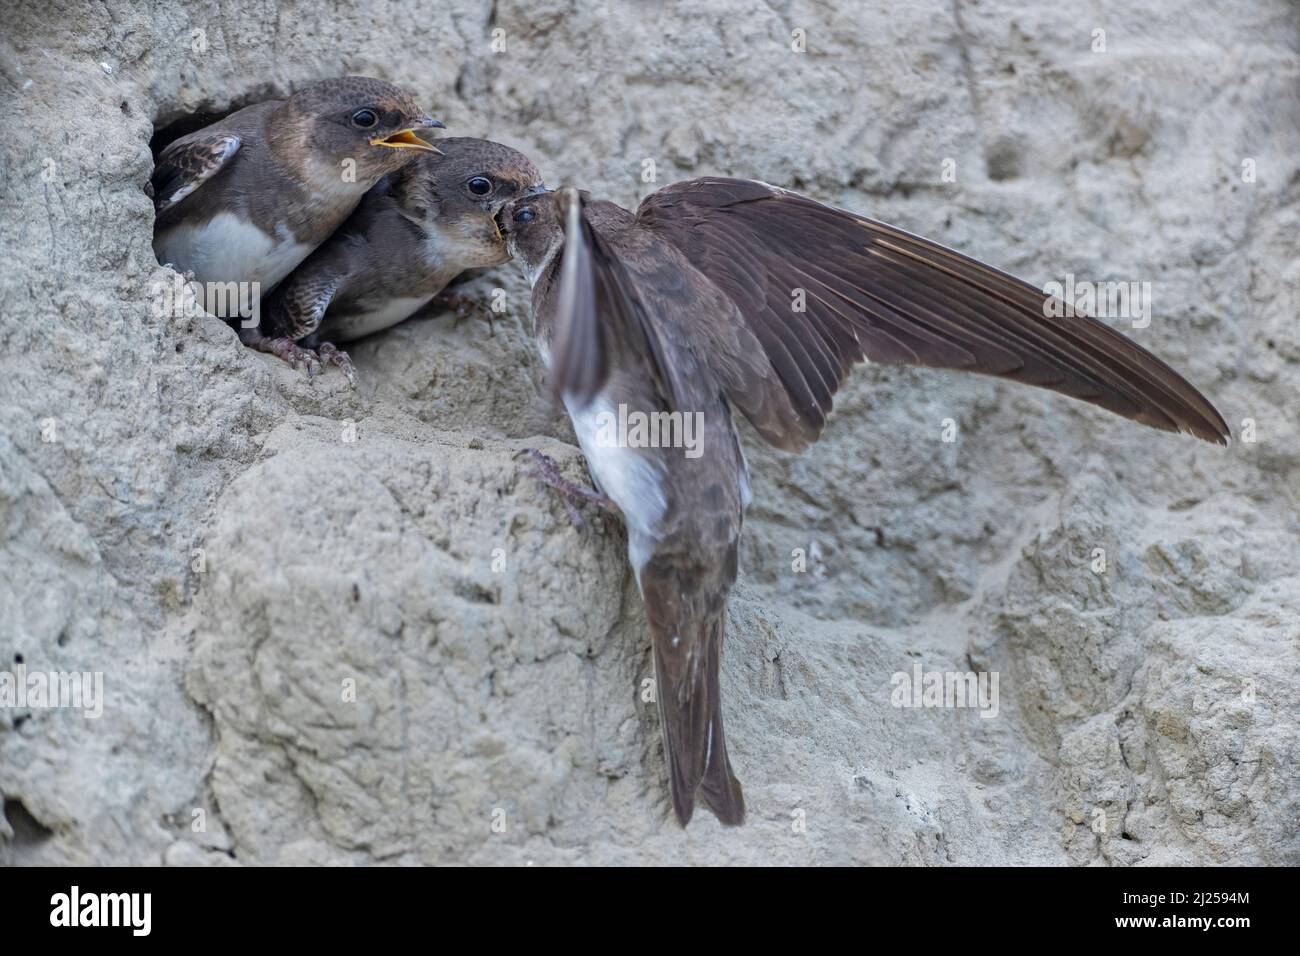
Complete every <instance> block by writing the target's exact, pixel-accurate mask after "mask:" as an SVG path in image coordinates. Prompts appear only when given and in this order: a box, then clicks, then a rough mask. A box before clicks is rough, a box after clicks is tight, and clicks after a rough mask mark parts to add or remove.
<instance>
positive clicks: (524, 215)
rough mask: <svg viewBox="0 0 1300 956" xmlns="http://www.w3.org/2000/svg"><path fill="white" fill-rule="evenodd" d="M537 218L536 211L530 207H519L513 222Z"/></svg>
mask: <svg viewBox="0 0 1300 956" xmlns="http://www.w3.org/2000/svg"><path fill="white" fill-rule="evenodd" d="M536 218H537V213H535V212H533V211H532V210H531V209H521V210H519V211H518V212H517V213H515V222H532V221H533V220H534V219H536Z"/></svg>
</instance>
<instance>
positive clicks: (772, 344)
mask: <svg viewBox="0 0 1300 956" xmlns="http://www.w3.org/2000/svg"><path fill="white" fill-rule="evenodd" d="M637 221H638V224H640V225H641V226H644V227H646V228H648V229H649V230H650V231H651V232H652V233H653V234H655V235H657V236H659V237H661V238H662V239H664V240H666V241H668V242H670V243H672V244H673V245H674V246H676V247H677V248H678V249H679V250H681V251H682V252H683V253H684V254H685V257H686V258H687V260H688V261H689V262H690V263H691V264H692V265H693V266H694V267H695V268H696V269H697V270H699V272H701V273H702V274H703V275H705V276H706V277H708V278H709V279H710V280H712V281H713V282H714V283H715V284H716V285H717V286H718V287H720V288H721V289H722V290H723V291H724V292H725V293H726V295H727V296H728V297H729V298H730V299H731V300H732V301H734V302H735V304H736V306H737V307H738V309H739V313H740V316H741V317H742V321H744V322H745V323H746V324H747V325H748V327H749V328H750V330H752V332H753V333H754V335H755V337H756V338H757V339H758V341H759V342H760V343H761V346H762V350H763V352H764V354H765V356H766V358H767V360H768V363H769V364H770V370H771V371H774V372H775V375H774V376H773V375H768V374H766V372H767V370H765V374H764V375H763V376H760V377H757V378H753V377H751V378H752V380H751V381H739V382H733V383H731V385H730V387H729V388H728V397H730V398H731V399H732V401H733V402H734V403H735V404H736V405H737V406H738V407H740V408H741V410H742V411H744V412H745V413H746V415H747V416H748V417H749V418H750V419H751V421H753V422H754V424H755V425H756V426H757V427H758V430H759V431H760V432H761V433H762V434H763V435H764V437H765V438H767V439H768V440H769V441H771V442H773V443H774V444H776V445H778V446H780V447H783V448H788V449H791V450H799V449H801V448H803V447H805V446H806V445H807V444H809V443H811V442H813V441H816V440H817V438H818V436H819V435H820V434H821V431H822V428H823V426H824V425H825V420H826V415H827V414H828V413H829V412H830V410H831V404H832V397H833V396H834V394H835V391H836V389H837V388H838V387H839V384H840V382H841V381H843V379H844V376H845V375H846V374H847V372H848V370H849V369H850V368H851V367H852V366H853V365H854V364H856V363H858V362H861V361H863V360H868V361H871V362H876V363H881V364H901V365H918V366H928V367H931V368H945V369H960V370H964V371H970V372H979V373H983V374H986V375H995V376H998V377H1001V378H1007V379H1011V380H1013V381H1017V382H1024V383H1026V384H1029V385H1037V386H1039V387H1041V388H1047V389H1051V390H1053V391H1057V392H1061V393H1063V394H1065V395H1069V396H1072V397H1074V398H1078V399H1081V400H1083V401H1086V402H1091V403H1092V404H1094V405H1100V406H1101V407H1102V408H1105V409H1108V410H1110V411H1112V412H1115V413H1116V414H1119V415H1122V416H1124V417H1125V418H1131V419H1134V420H1136V421H1139V422H1142V423H1143V424H1146V425H1151V426H1152V427H1155V428H1160V429H1164V430H1166V431H1186V432H1190V433H1191V434H1193V435H1196V436H1197V437H1198V438H1203V439H1205V440H1207V441H1212V442H1218V443H1220V444H1226V440H1227V438H1228V436H1229V432H1228V428H1227V425H1226V424H1225V423H1224V421H1223V418H1222V417H1221V416H1220V415H1219V413H1218V411H1216V410H1215V408H1214V406H1212V405H1211V404H1210V403H1209V402H1208V401H1207V400H1206V399H1205V398H1204V396H1202V395H1201V394H1200V393H1199V392H1198V391H1197V390H1196V389H1195V388H1193V387H1192V386H1191V385H1190V384H1189V383H1188V382H1187V381H1186V380H1184V379H1183V378H1182V376H1180V375H1179V374H1178V373H1177V372H1175V371H1174V370H1173V369H1171V368H1170V367H1169V366H1168V365H1166V364H1165V363H1164V362H1162V361H1160V359H1158V358H1156V357H1155V356H1154V355H1152V354H1151V353H1149V352H1147V351H1146V350H1145V349H1143V348H1141V347H1140V346H1138V345H1136V344H1134V343H1133V342H1131V341H1129V340H1128V339H1126V338H1125V337H1124V336H1122V335H1120V334H1119V333H1118V332H1116V331H1114V330H1113V329H1111V328H1110V327H1108V326H1106V325H1104V324H1103V323H1101V322H1099V321H1097V320H1096V319H1093V318H1089V317H1087V316H1084V315H1080V314H1077V313H1073V312H1071V311H1070V310H1068V309H1066V307H1065V305H1064V303H1062V302H1060V301H1059V300H1055V299H1053V298H1052V297H1051V296H1049V295H1047V294H1046V293H1044V292H1043V291H1041V290H1039V289H1036V288H1034V287H1033V286H1032V285H1029V284H1028V283H1026V282H1022V281H1021V280H1019V279H1016V278H1014V277H1013V276H1010V275H1007V274H1006V273H1004V272H1000V271H998V270H997V269H994V268H992V267H990V266H987V265H984V264H983V263H981V262H977V261H976V260H974V259H970V258H968V257H966V256H964V255H961V254H960V253H957V252H954V251H952V250H950V249H946V248H944V247H943V246H940V245H938V244H936V243H933V242H930V241H928V240H926V239H922V238H920V237H917V236H914V235H911V234H909V233H906V232H904V231H902V230H900V229H895V228H893V227H892V226H888V225H885V224H884V223H879V222H874V221H872V220H870V219H865V218H863V217H861V216H857V215H854V214H852V213H849V212H845V211H844V210H840V209H835V208H833V207H831V206H826V205H823V204H822V203H819V202H816V201H814V200H812V199H808V198H807V197H804V196H800V195H797V194H795V193H791V192H788V191H786V190H782V189H778V188H776V187H773V186H769V185H767V184H765V183H759V182H753V181H749V180H735V179H696V180H691V181H688V182H683V183H677V184H675V185H672V186H669V187H667V188H665V189H661V190H659V191H658V192H655V193H653V194H651V195H650V196H648V197H646V199H645V200H644V201H643V202H642V204H641V206H640V208H639V210H638V212H637ZM801 308H802V311H800V309H801ZM1054 312H1055V313H1056V314H1053V313H1054ZM777 385H779V387H780V388H781V389H783V390H784V392H785V395H786V397H788V402H786V403H779V402H774V401H772V396H771V395H770V394H766V392H769V391H770V390H771V389H772V388H773V387H776V386H777ZM724 387H727V383H726V381H725V378H724ZM758 405H761V407H762V409H763V410H764V412H763V414H759V415H757V417H756V414H755V413H754V411H753V410H751V406H758ZM774 409H784V412H783V413H782V415H780V416H778V418H776V419H774V418H773V417H772V414H773V410H774ZM764 416H766V417H764Z"/></svg>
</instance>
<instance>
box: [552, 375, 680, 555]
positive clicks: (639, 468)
mask: <svg viewBox="0 0 1300 956" xmlns="http://www.w3.org/2000/svg"><path fill="white" fill-rule="evenodd" d="M564 407H565V408H566V409H568V412H569V418H570V420H571V421H572V422H573V431H574V433H575V434H576V435H577V436H578V444H579V445H580V446H581V447H582V453H583V454H584V455H586V457H587V467H588V468H590V469H591V475H592V477H593V478H595V479H596V484H598V485H599V486H600V490H601V491H602V492H603V493H604V494H605V495H607V496H608V497H609V498H610V499H612V500H613V502H614V503H615V504H616V505H618V508H619V510H620V511H621V512H623V520H624V521H625V522H626V524H627V530H628V558H629V560H630V561H631V563H632V569H633V570H634V571H636V573H637V578H638V579H639V578H640V576H641V568H642V567H644V565H645V563H646V561H648V560H649V559H650V556H651V554H653V553H654V547H655V545H656V544H657V543H658V541H659V523H660V522H661V521H662V520H663V516H664V512H665V511H667V510H668V496H667V493H666V491H665V490H664V475H663V470H662V465H661V463H660V460H659V459H658V457H657V456H656V455H655V451H654V449H642V448H626V447H621V446H620V445H618V444H617V443H616V442H612V441H609V440H608V439H609V435H610V429H609V428H608V427H604V428H602V423H603V422H607V421H608V419H607V418H604V417H602V414H601V413H602V412H605V413H609V414H612V415H613V416H614V418H615V420H617V417H618V411H617V409H616V408H615V407H614V405H613V404H612V403H610V402H609V401H607V400H605V399H603V398H602V396H599V395H597V396H596V398H595V399H593V400H592V401H591V402H590V403H589V404H588V405H586V406H585V407H578V406H575V404H574V403H573V402H572V401H570V399H569V398H568V396H565V399H564Z"/></svg>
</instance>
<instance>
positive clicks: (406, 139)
mask: <svg viewBox="0 0 1300 956" xmlns="http://www.w3.org/2000/svg"><path fill="white" fill-rule="evenodd" d="M446 128H447V126H446V124H445V123H443V122H442V120H436V119H434V118H433V117H432V116H426V117H424V119H423V120H421V121H420V123H419V125H416V126H411V127H408V128H407V129H403V130H398V131H397V132H396V133H391V134H389V135H388V136H381V137H379V138H378V139H372V140H371V141H370V145H371V146H389V147H391V148H393V149H418V150H420V151H421V152H426V153H437V154H438V155H439V156H441V155H443V152H442V150H440V149H438V147H436V146H433V145H431V144H429V143H426V142H425V141H424V140H422V139H420V137H418V136H416V135H415V131H416V130H417V129H446Z"/></svg>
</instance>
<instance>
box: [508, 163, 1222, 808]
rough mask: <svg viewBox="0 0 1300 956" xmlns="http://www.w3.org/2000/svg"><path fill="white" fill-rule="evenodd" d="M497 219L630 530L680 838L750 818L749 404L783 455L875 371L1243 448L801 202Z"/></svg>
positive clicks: (1058, 340) (1088, 345) (1155, 367)
mask: <svg viewBox="0 0 1300 956" xmlns="http://www.w3.org/2000/svg"><path fill="white" fill-rule="evenodd" d="M499 218H500V220H501V222H502V226H503V228H504V229H505V230H506V232H507V244H508V246H509V247H510V251H511V253H512V254H513V255H514V256H515V257H516V258H518V259H519V261H520V263H521V265H522V266H523V268H524V270H525V272H526V273H527V274H528V276H529V278H530V280H531V281H532V283H533V296H532V313H533V324H534V331H535V334H536V338H537V340H538V343H539V345H540V350H541V354H542V357H543V361H544V362H545V363H546V364H547V366H548V368H549V375H550V379H551V382H552V385H553V387H554V389H555V391H556V394H557V395H559V396H560V398H561V399H562V400H563V402H564V405H565V406H566V408H567V410H568V412H569V416H570V418H571V420H572V422H573V427H574V431H575V433H576V434H577V437H578V442H579V444H580V445H581V447H582V450H583V453H584V455H585V456H586V458H587V463H588V466H589V468H590V471H591V474H592V477H593V478H594V480H595V482H596V485H597V487H598V489H599V491H600V492H601V494H602V495H604V496H607V498H608V499H610V500H611V501H612V504H613V506H615V507H616V508H617V510H618V511H619V512H621V514H622V516H623V519H624V521H625V522H626V524H627V528H628V552H629V559H630V562H631V565H632V568H633V570H634V572H635V573H636V576H637V581H638V583H639V585H640V588H641V594H642V596H643V598H644V600H645V605H646V613H647V617H648V619H649V622H650V634H651V641H652V645H653V650H654V663H655V676H656V687H657V696H658V701H659V713H660V722H661V726H662V732H663V741H664V753H665V757H666V760H667V765H668V774H669V782H670V786H671V795H672V803H673V808H674V810H675V812H676V815H677V819H678V820H679V821H681V823H682V824H683V825H685V824H686V823H687V822H688V821H689V820H690V818H691V813H692V811H693V809H694V806H695V801H696V799H697V797H698V798H700V799H702V800H703V801H704V803H705V804H706V805H707V806H708V807H709V808H710V809H711V810H712V811H713V812H714V814H716V815H717V817H718V819H719V820H721V821H722V822H723V823H724V824H738V823H740V822H742V820H743V818H744V798H743V796H742V793H741V787H740V783H739V781H737V779H736V777H735V775H734V774H733V773H732V769H731V764H730V761H729V760H728V757H727V745H726V737H725V735H724V733H723V721H722V710H721V695H720V688H719V682H718V672H719V666H720V661H721V655H722V643H723V627H724V624H725V621H726V606H727V594H728V592H729V590H730V588H731V586H732V584H733V583H734V581H735V579H736V564H737V543H738V541H739V538H740V531H741V524H742V520H743V516H744V513H745V510H746V508H747V506H748V505H749V502H750V498H751V492H750V483H749V475H748V470H747V468H746V465H745V458H744V455H743V453H742V451H741V448H740V443H739V440H738V437H737V433H736V429H735V425H734V422H733V420H732V409H733V408H734V409H737V410H739V411H740V412H741V413H742V414H743V415H744V416H745V417H746V418H748V419H749V421H750V422H751V423H752V424H753V426H754V427H755V429H756V430H757V431H758V433H759V434H760V435H761V436H762V437H763V438H764V439H765V440H766V441H768V442H770V443H771V444H772V445H775V446H776V447H777V448H781V449H784V450H787V451H792V452H798V451H802V450H803V449H805V448H806V447H807V446H808V445H809V444H811V443H812V442H814V441H816V440H817V438H818V437H819V436H820V435H821V432H822V428H823V426H824V425H825V423H826V416H827V415H828V414H829V413H830V411H831V404H832V398H833V396H834V394H835V392H836V390H837V389H838V387H839V385H840V383H841V382H842V381H843V379H844V377H845V375H846V374H847V373H848V371H849V369H850V368H852V367H853V366H854V365H855V364H857V363H859V362H862V361H864V360H869V361H872V362H877V363H882V364H902V365H917V366H929V367H931V368H944V369H960V370H965V371H971V372H980V373H983V374H987V375H995V376H998V377H1001V378H1006V379H1011V380H1012V381H1017V382H1024V383H1026V384H1029V385H1037V386H1040V387H1042V388H1047V389H1051V390H1053V391H1057V392H1061V393H1063V394H1065V395H1069V396H1072V397H1074V398H1078V399H1081V400H1083V401H1086V402H1091V403H1092V404H1095V405H1100V406H1101V407H1102V408H1106V409H1109V410H1110V411H1112V412H1115V413H1116V414H1118V415H1122V416H1124V417H1126V418H1131V419H1134V420H1135V421H1138V422H1141V423H1143V424H1146V425H1150V426H1152V427H1154V428H1159V429H1164V430H1166V431H1185V432H1190V433H1191V434H1193V435H1195V436H1197V437H1198V438H1203V439H1205V440H1207V441H1211V442H1218V443H1223V444H1226V442H1227V439H1228V437H1229V433H1228V428H1227V426H1226V425H1225V424H1224V421H1223V418H1222V417H1221V416H1220V415H1219V413H1218V412H1217V411H1216V410H1215V409H1214V407H1213V406H1212V405H1211V404H1210V403H1209V402H1208V401H1207V400H1206V399H1205V398H1204V397H1203V396H1202V395H1201V394H1200V393H1199V392H1198V391H1197V390H1196V389H1195V388H1193V387H1192V386H1191V385H1190V384H1188V383H1187V382H1186V381H1185V380H1184V379H1183V378H1182V377H1181V376H1180V375H1179V374H1178V373H1177V372H1175V371H1174V370H1173V369H1171V368H1170V367H1169V366H1168V365H1166V364H1165V363H1163V362H1162V361H1160V360H1159V359H1158V358H1156V357H1155V356H1154V355H1152V354H1150V353H1149V352H1147V351H1146V350H1145V349H1143V348H1141V347H1139V346H1137V345H1135V344H1134V343H1132V342H1130V341H1129V340H1128V339H1126V338H1124V337H1123V336H1122V335H1120V334H1119V333H1118V332H1115V331H1114V330H1112V329H1111V328H1109V327H1108V326H1106V325H1104V324H1102V323H1101V322H1098V321H1096V320H1095V319H1092V318H1088V317H1086V316H1083V315H1077V314H1070V313H1069V312H1068V311H1067V312H1066V313H1065V314H1064V315H1063V314H1062V311H1061V310H1059V309H1055V308H1048V307H1047V306H1048V305H1049V304H1051V305H1058V304H1059V303H1057V302H1056V301H1055V300H1051V297H1050V296H1047V295H1046V294H1045V293H1044V292H1042V291H1040V290H1039V289H1036V288H1034V287H1033V286H1032V285H1029V284H1028V283H1025V282H1022V281H1020V280H1019V279H1015V278H1013V277H1012V276H1009V275H1007V274H1006V273H1003V272H999V271H998V270H996V269H993V268H991V267H989V266H987V265H984V264H983V263H980V262H977V261H976V260H974V259H970V258H968V257H966V256H964V255H961V254H960V253H957V252H953V251H951V250H949V249H946V248H944V247H942V246H939V245H937V244H935V243H933V242H930V241H928V240H926V239H922V238H919V237H917V236H914V235H911V234H909V233H906V232H903V231H902V230H899V229H895V228H893V227H892V226H887V225H885V224H883V223H879V222H874V221H872V220H870V219H865V218H863V217H861V216H857V215H854V214H853V213H850V212H846V211H844V210H840V209H835V208H832V207H830V206H826V205H823V204H822V203H819V202H815V201H814V200H812V199H809V198H807V197H804V196H800V195H798V194H796V193H792V192H789V191H787V190H784V189H778V188H776V187H773V186H769V185H767V184H764V183H759V182H752V181H746V180H736V179H714V178H707V179H696V180H691V181H689V182H683V183H677V184H675V185H672V186H668V187H666V188H664V189H661V190H659V191H658V192H655V193H652V194H651V195H650V196H648V197H646V199H645V200H644V201H642V203H641V205H640V207H639V208H638V209H637V211H636V212H635V213H632V212H629V211H627V210H626V209H623V208H621V207H619V206H616V205H614V204H612V203H608V202H599V201H592V200H589V199H588V198H587V197H586V196H585V195H582V194H580V193H578V192H577V191H576V190H572V189H566V190H562V191H560V192H555V193H545V194H542V195H537V196H527V197H522V198H520V199H518V200H516V201H515V202H513V203H511V204H510V205H508V206H506V207H505V208H504V209H503V210H502V212H501V214H500V216H499ZM798 290H802V293H803V296H802V301H803V304H804V309H803V310H802V311H800V310H798V309H797V308H794V307H793V303H794V302H795V301H797V300H798V295H797V291H798ZM1054 316H1055V317H1054ZM619 406H625V407H626V408H628V409H633V410H636V411H640V412H643V413H647V414H653V413H660V412H665V413H671V412H682V413H686V414H699V415H702V421H703V432H702V444H701V448H702V451H703V453H702V454H699V455H698V456H697V457H690V456H689V455H686V454H683V451H682V449H681V448H672V447H630V445H631V443H626V444H627V445H628V447H625V445H624V443H619V442H611V441H609V440H608V437H605V438H604V439H602V438H601V436H600V435H599V427H600V425H599V423H600V421H601V419H602V417H604V420H605V421H606V422H607V421H608V416H609V414H610V413H612V412H613V410H615V409H617V408H619ZM547 477H549V479H550V480H551V482H552V483H553V484H556V485H557V486H558V487H561V488H562V489H564V490H570V491H571V490H572V489H571V488H567V487H566V484H565V483H564V482H563V481H562V480H561V479H559V476H558V474H557V473H555V472H552V473H550V475H549V476H547ZM586 496H587V497H590V496H591V493H590V492H588V493H587V495H586Z"/></svg>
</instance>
